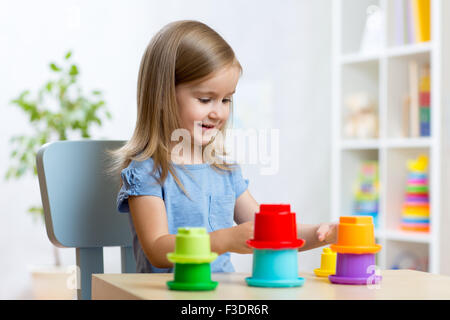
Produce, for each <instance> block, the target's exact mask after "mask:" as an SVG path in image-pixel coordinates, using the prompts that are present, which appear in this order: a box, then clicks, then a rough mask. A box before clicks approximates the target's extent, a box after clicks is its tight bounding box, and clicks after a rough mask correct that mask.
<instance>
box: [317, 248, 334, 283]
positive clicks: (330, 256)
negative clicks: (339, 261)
mask: <svg viewBox="0 0 450 320" xmlns="http://www.w3.org/2000/svg"><path fill="white" fill-rule="evenodd" d="M336 258H337V254H336V252H333V250H331V249H330V248H323V250H322V255H321V257H320V268H318V269H314V273H315V274H316V276H318V277H328V276H329V275H332V274H335V273H336Z"/></svg>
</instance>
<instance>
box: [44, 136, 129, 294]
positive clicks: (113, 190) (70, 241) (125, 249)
mask: <svg viewBox="0 0 450 320" xmlns="http://www.w3.org/2000/svg"><path fill="white" fill-rule="evenodd" d="M123 144H124V141H107V140H105V141H94V140H81V141H57V142H52V143H48V144H45V145H44V146H42V147H41V148H40V149H39V151H38V153H37V156H36V161H37V171H38V177H39V186H40V190H41V198H42V205H43V208H44V216H45V226H46V229H47V235H48V238H49V239H50V241H51V242H52V243H53V244H54V245H55V246H57V247H64V248H76V261H77V266H78V267H79V276H80V279H79V283H81V287H80V288H78V291H77V293H78V298H79V299H90V298H91V277H92V273H103V247H107V246H112V247H115V246H116V247H121V254H122V272H136V263H135V260H134V258H133V253H132V248H131V247H132V236H131V230H130V226H129V221H128V217H127V216H126V215H124V214H119V213H118V211H117V207H116V197H117V193H118V191H119V186H120V184H119V177H112V176H111V175H109V174H107V173H106V168H107V165H108V160H109V157H108V155H107V153H106V151H107V150H112V149H117V148H119V147H120V146H122V145H123Z"/></svg>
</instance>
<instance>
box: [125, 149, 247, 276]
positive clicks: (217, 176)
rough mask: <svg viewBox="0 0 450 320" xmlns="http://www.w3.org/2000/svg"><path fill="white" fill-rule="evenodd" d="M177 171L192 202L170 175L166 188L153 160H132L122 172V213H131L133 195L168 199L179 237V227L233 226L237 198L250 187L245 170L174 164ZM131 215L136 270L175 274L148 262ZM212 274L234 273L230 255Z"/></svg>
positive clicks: (171, 228) (220, 260) (170, 223)
mask: <svg viewBox="0 0 450 320" xmlns="http://www.w3.org/2000/svg"><path fill="white" fill-rule="evenodd" d="M174 168H175V170H176V174H177V177H178V179H179V180H180V181H181V183H182V184H183V186H184V188H185V190H186V191H187V193H188V195H189V197H190V199H189V198H188V197H187V196H186V195H185V194H184V193H183V191H182V190H181V189H180V188H179V187H178V185H177V183H176V182H175V179H174V178H173V176H172V175H171V174H170V172H169V174H168V176H167V178H166V180H165V181H164V184H163V186H161V185H160V184H159V183H158V182H157V180H156V177H155V176H154V175H152V170H153V159H152V158H149V159H147V160H144V161H132V162H131V163H130V164H129V165H128V167H127V168H125V169H123V170H122V173H121V177H122V182H123V183H122V187H121V189H120V191H119V193H118V195H117V207H118V210H119V212H128V213H129V206H128V197H129V196H139V195H151V196H157V197H160V198H161V199H163V200H164V204H165V206H166V213H167V222H168V226H169V233H170V234H176V233H177V230H178V228H179V227H204V228H206V230H207V231H208V232H212V231H215V230H218V229H222V228H229V227H232V226H233V217H234V205H235V202H236V199H237V198H238V197H239V196H240V195H241V194H242V193H243V192H244V191H245V190H246V189H247V187H248V180H247V179H244V178H243V177H242V172H241V168H240V167H239V166H238V165H236V166H234V168H235V169H234V170H233V171H231V172H229V171H222V170H221V172H217V171H216V170H214V169H213V168H212V167H211V166H210V165H209V164H207V163H202V164H191V165H184V166H182V165H177V164H174ZM222 172H223V173H222ZM156 174H157V173H156ZM128 216H129V221H130V227H131V232H132V236H133V251H134V257H135V259H136V266H137V270H136V271H137V272H142V273H152V272H159V273H161V272H172V271H173V268H166V269H161V268H156V267H154V266H152V264H151V263H150V262H149V261H148V259H147V257H146V256H145V253H144V251H143V250H142V247H141V244H140V243H139V239H138V237H137V235H136V230H135V228H134V225H133V221H132V219H131V214H128ZM211 271H212V272H233V271H234V268H233V265H232V264H231V261H230V253H229V252H227V253H224V254H222V255H220V256H218V258H217V259H216V260H214V261H213V262H212V263H211Z"/></svg>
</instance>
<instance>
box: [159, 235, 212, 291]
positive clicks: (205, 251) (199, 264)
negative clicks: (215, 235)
mask: <svg viewBox="0 0 450 320" xmlns="http://www.w3.org/2000/svg"><path fill="white" fill-rule="evenodd" d="M167 258H168V259H169V261H170V262H173V263H175V267H174V281H168V282H167V286H168V287H169V289H172V290H192V291H194V290H213V289H215V288H216V286H217V282H216V281H211V265H210V262H211V261H213V260H214V259H216V258H217V253H215V252H211V245H210V239H209V234H208V233H207V232H206V229H205V228H178V233H177V236H176V238H175V252H171V253H168V254H167Z"/></svg>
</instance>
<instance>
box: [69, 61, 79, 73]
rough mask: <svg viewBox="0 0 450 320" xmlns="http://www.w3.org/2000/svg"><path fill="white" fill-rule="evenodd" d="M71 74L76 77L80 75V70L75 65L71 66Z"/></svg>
mask: <svg viewBox="0 0 450 320" xmlns="http://www.w3.org/2000/svg"><path fill="white" fill-rule="evenodd" d="M69 74H70V75H71V76H76V75H77V74H78V68H77V66H76V65H74V64H73V65H71V66H70V71H69Z"/></svg>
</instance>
